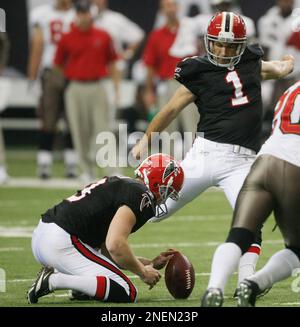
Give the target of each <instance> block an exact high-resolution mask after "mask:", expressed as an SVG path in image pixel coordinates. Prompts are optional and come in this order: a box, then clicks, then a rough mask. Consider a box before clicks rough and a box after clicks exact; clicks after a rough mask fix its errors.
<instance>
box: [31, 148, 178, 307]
mask: <svg viewBox="0 0 300 327" xmlns="http://www.w3.org/2000/svg"><path fill="white" fill-rule="evenodd" d="M135 174H136V179H131V178H128V177H117V176H113V177H105V178H103V179H101V180H99V181H98V182H96V183H93V184H90V185H89V186H87V187H86V188H85V189H83V190H82V191H78V192H77V193H76V194H75V195H73V196H71V197H69V198H68V199H66V200H63V201H62V202H61V203H59V204H58V205H56V206H54V207H53V208H51V209H49V210H48V211H47V212H46V213H45V214H43V215H42V218H41V220H40V222H39V224H38V226H37V228H36V229H35V231H34V233H33V237H32V251H33V254H34V257H35V258H36V260H37V261H38V262H40V263H41V264H42V265H43V269H42V270H41V272H40V273H39V275H38V277H37V279H36V281H35V283H34V284H33V285H32V287H31V288H30V289H29V291H28V301H29V303H37V302H38V299H39V298H40V297H41V296H44V295H46V294H48V293H50V292H52V291H54V290H59V289H68V290H73V291H76V292H80V293H83V294H85V295H87V296H89V297H92V298H94V299H96V300H100V301H108V302H135V301H136V299H137V289H136V288H135V286H134V285H133V283H132V282H131V281H130V279H129V278H128V277H127V276H126V275H125V274H124V273H123V272H122V271H121V270H120V269H121V268H122V269H126V270H129V271H130V272H132V273H134V274H136V275H137V276H139V277H140V278H141V280H142V281H143V282H145V283H146V284H148V285H149V286H150V288H152V287H153V286H154V285H155V284H156V283H157V282H158V281H159V279H160V277H161V276H160V274H159V272H158V271H157V269H161V268H163V267H164V266H165V264H166V263H167V262H168V260H169V259H170V257H171V256H172V254H174V251H172V250H169V251H166V252H163V253H161V254H160V255H159V256H158V257H156V258H155V259H153V260H148V259H145V258H137V257H136V256H135V255H134V254H133V252H132V250H131V248H130V246H129V244H128V241H127V239H128V236H129V235H130V233H133V232H135V231H137V230H138V229H139V228H141V227H142V226H143V225H144V224H145V223H146V222H147V221H148V219H150V218H151V217H152V216H153V214H154V212H155V211H154V210H155V206H159V207H161V208H162V210H163V209H164V203H165V201H166V199H167V198H168V197H172V199H174V200H177V199H178V197H179V191H180V190H181V187H182V184H183V180H184V173H183V169H182V168H181V166H180V165H179V164H178V163H177V162H176V161H175V160H174V159H173V158H171V157H170V156H168V155H163V154H156V155H152V156H150V157H148V158H147V159H146V160H145V161H144V162H143V163H142V164H141V165H140V166H139V167H138V168H137V170H136V171H135ZM96 248H100V249H101V252H99V251H97V250H96Z"/></svg>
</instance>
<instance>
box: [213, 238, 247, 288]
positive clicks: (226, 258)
mask: <svg viewBox="0 0 300 327" xmlns="http://www.w3.org/2000/svg"><path fill="white" fill-rule="evenodd" d="M241 255H242V251H241V249H240V248H239V246H237V245H236V244H234V243H230V242H229V243H224V244H221V245H220V246H219V247H218V248H217V250H216V251H215V254H214V257H213V260H212V265H211V274H210V279H209V282H208V288H210V287H213V288H220V289H221V290H222V292H223V293H224V288H225V285H226V283H227V280H228V278H229V277H230V276H231V275H232V274H233V273H234V272H235V270H236V268H237V266H238V263H239V261H240V257H241Z"/></svg>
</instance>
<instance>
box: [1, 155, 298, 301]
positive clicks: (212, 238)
mask: <svg viewBox="0 0 300 327" xmlns="http://www.w3.org/2000/svg"><path fill="white" fill-rule="evenodd" d="M16 156H17V154H16V152H15V151H13V152H11V153H10V154H9V164H10V163H11V165H9V167H11V168H10V174H11V175H12V177H21V176H24V175H27V176H28V175H29V176H32V177H33V176H34V174H35V166H34V158H32V156H27V155H26V156H25V155H24V158H23V159H22V160H17V161H16V160H15V158H16ZM22 162H23V163H22ZM22 166H24V167H25V169H24V171H25V174H24V173H23V174H22V173H21V171H22ZM55 172H57V174H58V175H59V174H62V166H61V164H59V165H58V166H56V167H55ZM74 191H76V189H74V190H72V189H53V188H52V189H45V188H30V187H28V188H26V187H22V188H21V187H9V186H6V187H1V188H0V268H1V269H3V270H4V271H5V273H6V292H0V307H4V306H5V307H14V306H29V304H27V300H26V291H27V289H28V288H29V286H30V285H31V284H32V282H33V280H34V279H35V277H36V273H37V272H38V271H39V269H40V265H39V264H38V263H37V262H36V261H35V259H34V257H33V255H32V252H31V234H32V231H33V229H34V227H35V226H36V225H37V223H38V221H39V219H40V215H41V214H42V213H43V212H45V211H46V210H47V209H48V208H49V207H51V206H53V205H54V204H56V203H57V202H59V201H61V199H62V198H65V197H67V196H69V195H71V194H72V193H73V192H74ZM230 220H231V208H230V206H229V204H228V202H227V200H226V198H225V197H224V195H223V193H222V192H220V191H215V190H209V191H207V192H206V193H204V194H203V195H201V196H200V197H199V198H198V199H196V200H195V201H193V202H192V203H191V204H189V205H188V206H186V207H184V208H183V209H182V210H180V211H179V212H178V213H177V214H176V215H174V216H173V217H171V218H169V219H167V220H165V221H163V222H161V223H156V224H150V223H149V224H146V225H145V226H144V227H143V228H141V229H140V230H139V231H138V232H136V233H135V234H132V235H131V237H130V240H129V242H130V244H131V245H132V248H133V250H134V252H135V254H136V255H140V256H144V257H149V258H152V257H154V256H156V255H157V254H158V253H159V252H161V251H164V250H166V249H168V248H170V247H173V248H176V249H178V250H180V251H181V252H183V253H184V254H185V255H186V256H187V257H188V258H189V259H190V261H191V262H192V263H193V265H194V269H195V272H196V284H195V287H194V290H193V292H192V294H191V296H190V297H189V299H188V300H175V299H173V298H172V296H171V295H170V294H169V292H168V290H167V289H166V287H165V283H164V278H163V277H162V279H161V280H160V282H159V283H158V284H157V285H156V286H155V287H154V288H153V289H152V290H151V291H149V290H148V287H147V285H145V284H143V282H142V281H141V280H140V279H139V278H137V277H136V276H133V275H132V273H130V272H127V275H128V276H130V277H131V278H132V281H133V282H134V283H135V285H136V286H137V287H138V290H139V301H138V303H136V304H134V305H133V304H130V305H128V306H142V307H186V306H188V307H198V306H199V304H200V297H201V295H202V294H203V292H204V291H205V288H206V286H207V282H208V278H209V271H210V263H211V259H212V255H213V252H214V250H215V249H216V247H217V245H218V244H219V243H221V242H223V241H224V240H225V238H226V236H227V233H228V230H229V227H230ZM273 226H274V220H273V219H272V218H270V219H269V220H268V222H267V223H266V224H265V226H264V229H263V240H264V242H263V247H262V255H261V257H260V260H259V263H258V267H261V266H262V265H263V264H264V263H266V261H267V259H268V258H269V257H270V256H271V255H272V254H273V253H275V252H276V251H278V250H280V249H281V248H283V241H282V238H281V235H280V233H279V231H278V229H276V230H275V231H274V232H272V229H273ZM162 274H163V271H162ZM236 279H237V275H236V274H235V275H234V277H233V278H232V280H231V281H230V283H229V284H228V287H227V289H226V294H225V296H226V297H225V306H236V301H235V300H234V299H233V298H232V295H233V292H234V290H235V287H236ZM293 282H294V283H296V282H297V280H295V278H290V279H288V280H286V281H283V282H281V283H278V284H277V285H275V286H274V287H273V288H272V290H271V291H270V292H269V293H268V294H267V295H266V296H265V297H263V298H262V299H260V300H259V301H258V302H257V306H264V307H265V306H300V294H299V293H295V292H293V291H292V290H291V285H292V283H293ZM299 286H300V283H299ZM36 306H97V307H113V306H118V305H117V304H111V303H110V304H105V303H100V302H96V301H95V302H83V301H81V302H80V301H70V300H69V297H68V292H67V291H58V292H55V293H52V294H50V295H48V296H46V297H44V298H41V299H40V301H39V303H38V304H37V305H36ZM122 306H124V304H122Z"/></svg>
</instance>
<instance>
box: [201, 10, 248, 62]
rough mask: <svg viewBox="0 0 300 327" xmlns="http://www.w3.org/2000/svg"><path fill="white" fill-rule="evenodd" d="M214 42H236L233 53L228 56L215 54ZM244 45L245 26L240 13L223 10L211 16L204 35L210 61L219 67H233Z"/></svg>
mask: <svg viewBox="0 0 300 327" xmlns="http://www.w3.org/2000/svg"><path fill="white" fill-rule="evenodd" d="M214 42H220V43H229V44H236V53H235V55H233V56H228V57H225V56H220V55H216V54H215V53H214V49H213V45H214ZM246 46H247V36H246V26H245V22H244V20H243V18H242V17H241V16H240V15H238V14H235V13H233V12H226V11H224V12H221V13H217V14H216V15H215V16H213V17H212V19H211V20H210V22H209V24H208V28H207V33H206V35H205V48H206V51H207V55H208V59H209V61H210V62H211V63H213V64H214V65H216V66H221V67H233V66H235V65H237V64H238V63H239V61H240V59H241V56H242V54H243V53H244V51H245V49H246ZM220 61H223V62H220Z"/></svg>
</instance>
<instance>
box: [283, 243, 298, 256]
mask: <svg viewBox="0 0 300 327" xmlns="http://www.w3.org/2000/svg"><path fill="white" fill-rule="evenodd" d="M285 247H286V249H288V250H291V251H292V252H294V253H295V254H296V256H297V257H298V259H299V260H300V248H296V247H294V246H287V245H286V246H285Z"/></svg>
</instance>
